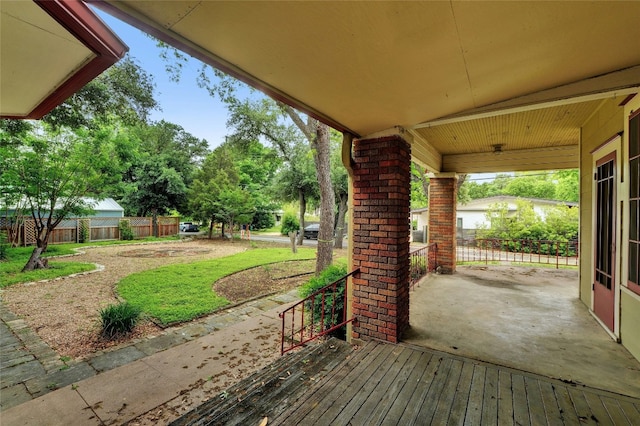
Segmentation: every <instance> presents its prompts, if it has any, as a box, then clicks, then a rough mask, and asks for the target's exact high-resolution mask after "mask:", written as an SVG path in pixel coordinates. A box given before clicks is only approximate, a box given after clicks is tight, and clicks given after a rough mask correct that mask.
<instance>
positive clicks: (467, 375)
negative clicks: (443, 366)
mask: <svg viewBox="0 0 640 426" xmlns="http://www.w3.org/2000/svg"><path fill="white" fill-rule="evenodd" d="M472 380H473V364H472V363H470V362H465V363H464V365H463V366H462V371H461V372H460V379H459V380H458V386H457V387H456V394H455V395H454V397H453V403H452V404H451V414H450V415H449V421H448V422H447V424H448V425H451V426H460V425H463V424H464V418H465V416H466V414H467V401H469V392H470V391H471V381H472Z"/></svg>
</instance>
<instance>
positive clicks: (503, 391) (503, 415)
mask: <svg viewBox="0 0 640 426" xmlns="http://www.w3.org/2000/svg"><path fill="white" fill-rule="evenodd" d="M498 424H499V425H504V426H508V425H513V392H512V391H511V374H510V373H509V372H507V371H504V370H499V371H498Z"/></svg>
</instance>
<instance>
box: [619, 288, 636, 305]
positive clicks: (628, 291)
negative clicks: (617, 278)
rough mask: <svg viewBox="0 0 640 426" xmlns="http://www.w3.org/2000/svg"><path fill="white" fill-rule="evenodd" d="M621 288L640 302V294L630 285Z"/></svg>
mask: <svg viewBox="0 0 640 426" xmlns="http://www.w3.org/2000/svg"><path fill="white" fill-rule="evenodd" d="M621 290H622V292H623V293H626V294H627V295H629V296H631V297H632V298H633V299H634V300H635V301H636V302H640V294H638V293H636V292H635V291H632V290H630V289H629V287H627V286H626V285H625V286H622V288H621Z"/></svg>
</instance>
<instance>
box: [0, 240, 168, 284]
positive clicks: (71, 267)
mask: <svg viewBox="0 0 640 426" xmlns="http://www.w3.org/2000/svg"><path fill="white" fill-rule="evenodd" d="M175 239H177V238H176V237H164V238H153V237H151V238H145V239H140V240H133V241H96V242H90V243H85V244H50V245H49V246H48V247H47V252H46V253H45V254H44V257H52V256H61V255H65V254H75V253H76V251H75V250H74V249H75V248H82V247H90V246H106V245H114V244H131V243H138V242H145V241H171V240H175ZM32 252H33V247H9V248H7V259H6V260H3V261H0V288H3V287H8V286H10V285H12V284H17V283H26V282H30V281H40V280H47V279H53V278H58V277H64V276H67V275H71V274H77V273H79V272H85V271H91V270H93V269H95V268H96V266H95V265H94V264H93V263H83V262H58V261H56V260H55V259H52V260H50V261H49V269H38V270H36V271H29V272H21V271H22V268H24V265H26V264H27V261H28V260H29V256H31V253H32Z"/></svg>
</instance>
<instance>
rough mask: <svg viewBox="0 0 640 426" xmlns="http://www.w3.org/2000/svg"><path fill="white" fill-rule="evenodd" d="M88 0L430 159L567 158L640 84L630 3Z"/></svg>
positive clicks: (510, 164)
mask: <svg viewBox="0 0 640 426" xmlns="http://www.w3.org/2000/svg"><path fill="white" fill-rule="evenodd" d="M92 4H96V5H97V6H98V7H101V8H104V9H105V10H107V11H109V12H110V13H113V14H114V15H116V16H118V17H121V18H122V19H124V20H126V21H128V22H130V23H132V24H134V25H136V26H138V27H140V28H142V29H143V30H145V31H147V32H149V33H151V34H154V35H155V36H157V37H159V38H161V39H163V40H164V41H166V42H168V43H170V44H173V45H174V46H177V47H179V48H181V49H183V50H185V51H187V52H188V53H190V54H192V55H193V56H195V57H198V58H200V59H202V60H203V61H205V62H207V63H209V64H212V65H214V66H216V67H218V68H220V69H222V70H223V71H226V72H228V73H230V74H232V75H235V76H236V77H238V78H240V79H242V80H244V81H246V82H248V83H249V84H251V85H253V86H254V87H257V88H259V89H261V90H263V91H265V92H266V93H268V94H270V95H272V96H274V97H275V98H277V99H280V100H283V101H284V102H287V103H289V104H291V105H293V106H296V107H298V108H300V109H302V110H304V111H306V112H308V113H310V114H312V115H314V116H315V117H317V118H320V119H321V120H323V121H324V122H326V123H328V124H330V125H332V126H333V127H335V128H337V129H339V130H343V131H347V132H350V133H352V134H354V135H356V136H361V137H365V136H375V135H384V134H388V133H390V132H400V133H402V134H404V136H405V137H406V138H407V139H408V140H409V141H410V143H411V148H412V155H413V157H414V159H415V160H416V161H418V162H420V163H422V164H423V165H424V166H426V167H427V168H428V170H430V171H434V172H448V171H454V172H463V173H471V172H484V171H493V172H495V171H513V170H544V169H559V168H576V167H578V158H579V149H578V144H579V140H580V127H581V126H582V125H583V124H584V123H585V122H586V121H587V120H588V119H589V118H590V117H592V116H593V114H594V113H595V112H596V111H597V110H598V109H599V108H601V107H602V103H603V100H605V99H611V98H614V99H616V101H617V102H623V101H624V100H625V98H626V97H627V96H628V95H629V94H630V93H635V92H637V91H638V87H639V86H640V49H639V48H638V40H640V25H638V24H637V23H638V21H639V19H640V2H606V1H591V2H562V1H556V2H537V1H519V2H499V1H496V2H492V1H489V2H473V1H450V2H433V1H422V2H394V1H376V2H366V1H365V2H342V1H328V2H275V1H272V2H234V1H220V2H218V1H216V2H207V1H205V2H202V1H179V2H178V1H173V2H165V1H145V2H140V1H134V0H118V1H115V0H92ZM494 145H503V146H502V151H503V155H501V156H496V155H493V154H492V152H493V150H494Z"/></svg>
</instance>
